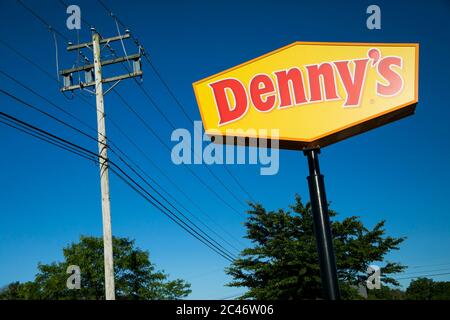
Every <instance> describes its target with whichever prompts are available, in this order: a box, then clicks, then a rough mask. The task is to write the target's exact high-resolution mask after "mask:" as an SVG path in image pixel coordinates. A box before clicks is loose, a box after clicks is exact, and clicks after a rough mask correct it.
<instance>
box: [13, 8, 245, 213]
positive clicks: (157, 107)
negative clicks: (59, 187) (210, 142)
mask: <svg viewBox="0 0 450 320" xmlns="http://www.w3.org/2000/svg"><path fill="white" fill-rule="evenodd" d="M17 1H18V2H19V3H21V4H22V5H23V3H22V2H21V1H20V0H17ZM23 6H24V5H23ZM24 7H25V8H26V9H27V10H28V11H30V12H32V14H33V15H34V16H35V17H36V18H38V19H39V20H40V21H41V22H43V24H44V25H50V24H48V23H47V22H46V20H45V19H43V18H42V17H41V16H39V15H38V14H37V13H36V11H34V10H32V9H31V8H29V7H27V6H24ZM103 7H105V4H104V3H103ZM111 14H112V12H111ZM111 16H112V17H114V14H112V15H111ZM117 19H118V18H117ZM118 21H119V23H120V24H121V25H123V23H122V22H120V20H119V19H118ZM49 30H56V29H55V28H53V27H51V29H50V28H49ZM58 34H59V35H61V36H63V37H64V38H65V39H66V40H69V39H68V38H67V37H65V36H64V35H62V33H61V32H58ZM134 81H135V82H136V84H137V85H138V87H139V88H140V90H141V91H142V92H143V93H144V95H145V96H146V98H147V99H148V100H149V101H150V102H151V104H152V105H153V106H154V107H155V109H156V110H157V111H158V113H160V114H161V116H162V117H163V118H164V119H165V120H166V122H167V123H168V124H169V125H170V126H171V127H172V128H173V129H175V126H174V125H173V123H172V122H171V121H170V120H169V119H168V118H167V117H166V116H165V114H164V113H163V112H162V110H161V108H160V107H159V106H158V104H157V103H156V101H155V100H154V99H153V98H152V97H151V95H150V94H149V93H148V92H147V90H146V89H145V88H144V87H143V86H142V85H140V84H139V82H137V80H136V79H134ZM113 91H116V90H115V89H113ZM136 113H137V112H136ZM141 119H142V118H141ZM142 120H143V121H144V122H145V120H144V119H142ZM194 152H195V150H194ZM186 167H187V166H186ZM206 169H207V170H208V172H209V173H210V174H211V175H212V176H213V177H214V178H215V179H216V181H217V182H218V183H219V184H220V185H221V186H222V187H223V188H224V189H225V190H226V191H227V192H228V193H229V194H230V195H231V196H232V197H233V198H234V199H235V200H236V201H237V202H238V203H241V204H242V205H243V203H242V202H241V200H240V199H239V197H237V196H236V194H235V193H234V192H233V191H231V189H230V188H229V187H227V186H226V185H225V184H224V182H223V181H222V180H221V179H220V178H218V177H217V176H216V175H215V174H214V172H213V171H212V170H211V169H210V168H209V167H208V166H206ZM226 170H227V171H228V168H226ZM190 171H191V172H192V170H190ZM230 173H231V172H230ZM235 181H238V180H237V179H235ZM203 184H204V185H205V187H207V189H209V190H212V189H211V187H209V185H207V184H206V183H203ZM215 196H216V197H218V196H217V193H216V192H215ZM219 197H220V196H219ZM219 197H218V198H219ZM221 201H222V200H221ZM222 202H223V201H222ZM226 205H227V206H228V207H230V206H231V205H230V204H229V203H228V202H226ZM232 208H233V207H232ZM232 210H233V211H234V212H236V213H237V214H238V215H241V216H245V215H244V214H243V213H242V212H241V211H239V210H237V209H235V208H233V209H232Z"/></svg>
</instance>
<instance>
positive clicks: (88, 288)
mask: <svg viewBox="0 0 450 320" xmlns="http://www.w3.org/2000/svg"><path fill="white" fill-rule="evenodd" d="M113 252H114V274H115V286H116V298H117V299H180V298H183V297H186V296H187V295H188V294H189V293H190V292H191V290H190V284H188V283H187V282H185V281H184V280H180V279H176V280H172V281H169V280H168V275H167V274H165V273H164V272H162V271H157V270H156V269H155V266H154V265H153V264H152V263H151V262H150V260H149V253H148V252H146V251H142V250H141V249H139V248H135V244H134V241H133V240H130V239H127V238H113ZM63 254H64V261H63V262H53V263H51V264H39V265H38V270H39V272H38V273H37V275H36V277H35V279H34V281H30V282H25V283H19V282H14V283H11V284H10V285H8V286H7V287H6V288H5V289H4V290H3V291H2V292H1V293H0V299H50V300H59V299H82V300H96V299H104V269H103V268H104V267H103V266H104V264H103V240H102V238H96V237H86V236H81V237H80V241H79V242H78V243H72V244H70V245H69V246H67V247H66V248H64V249H63ZM70 265H77V266H79V267H80V270H81V288H80V289H79V290H77V289H68V288H67V286H66V281H67V279H68V277H69V276H70V274H67V273H66V272H67V267H68V266H70Z"/></svg>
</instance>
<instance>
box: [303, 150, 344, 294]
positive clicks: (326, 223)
mask: <svg viewBox="0 0 450 320" xmlns="http://www.w3.org/2000/svg"><path fill="white" fill-rule="evenodd" d="M303 153H304V154H305V156H307V158H308V167H309V176H308V185H309V194H310V201H311V209H312V214H313V223H314V233H315V236H316V242H317V250H318V254H319V265H320V276H321V279H322V288H323V294H324V297H325V299H329V300H338V299H340V292H339V283H338V277H337V269H336V260H335V256H334V251H333V237H332V234H331V226H330V218H329V215H328V203H327V197H326V194H325V184H324V178H323V175H322V174H321V173H320V167H319V153H320V149H318V148H317V149H306V150H303Z"/></svg>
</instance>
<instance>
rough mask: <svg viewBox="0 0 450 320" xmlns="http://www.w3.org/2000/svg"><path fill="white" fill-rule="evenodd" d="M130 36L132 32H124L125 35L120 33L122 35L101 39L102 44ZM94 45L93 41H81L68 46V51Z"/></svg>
mask: <svg viewBox="0 0 450 320" xmlns="http://www.w3.org/2000/svg"><path fill="white" fill-rule="evenodd" d="M129 37H130V34H129V33H127V34H124V35H120V36H115V37H111V38H106V39H101V40H100V42H99V43H100V44H107V43H110V42H113V41H118V40H125V39H128V38H129ZM91 47H92V42H85V43H80V44H73V45H70V46H68V47H67V51H72V50H77V49H83V48H91Z"/></svg>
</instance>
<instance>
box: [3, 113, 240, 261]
mask: <svg viewBox="0 0 450 320" xmlns="http://www.w3.org/2000/svg"><path fill="white" fill-rule="evenodd" d="M0 117H2V118H4V119H7V120H10V121H12V122H15V123H16V124H18V125H20V126H23V127H26V128H27V129H30V130H32V131H35V132H37V133H39V134H41V135H44V136H46V137H47V138H49V139H50V140H54V141H56V142H58V143H62V144H63V145H66V146H68V147H70V148H72V149H76V150H77V151H78V152H79V153H81V154H83V153H84V154H85V155H88V156H89V155H90V156H95V157H97V156H98V157H99V158H100V159H103V160H105V161H107V162H108V163H109V164H110V165H112V166H113V167H114V168H110V169H111V171H113V173H115V174H116V176H118V177H119V178H120V179H121V180H123V181H124V182H126V183H127V184H128V185H130V186H132V187H133V189H134V190H135V191H138V190H139V189H140V191H139V193H140V194H141V195H143V194H142V192H144V193H145V195H146V196H144V198H146V199H147V201H148V202H150V203H151V204H152V205H153V206H154V207H155V208H157V209H158V210H159V211H161V212H162V213H163V214H165V215H166V216H168V217H169V218H170V219H171V220H172V221H173V222H175V223H176V224H177V225H179V226H180V227H182V228H183V229H184V230H185V231H187V232H188V233H189V234H191V235H192V236H194V237H195V238H196V239H197V240H199V241H201V242H202V243H203V244H205V245H206V246H208V247H209V248H210V249H212V250H213V251H215V252H216V253H218V254H219V255H221V256H222V257H223V258H225V259H226V260H228V261H230V262H232V261H233V259H234V258H233V257H232V256H229V255H228V254H226V253H224V252H223V251H221V250H220V249H218V248H217V247H215V246H214V244H212V243H211V242H209V241H208V240H207V239H205V238H204V237H202V235H200V234H199V233H198V232H196V231H195V230H193V229H192V228H191V227H190V226H189V225H188V224H186V223H185V222H184V221H182V220H181V219H179V218H178V217H177V216H176V215H175V214H174V213H173V212H172V211H170V210H169V209H168V208H167V207H165V206H164V205H163V204H162V203H161V202H160V201H158V200H157V199H156V198H155V197H154V196H152V195H151V194H150V193H149V192H148V191H146V190H145V188H143V187H142V186H141V185H140V184H139V183H137V182H136V181H135V180H134V179H133V178H131V176H129V175H128V174H127V173H126V172H125V171H124V170H123V169H122V168H121V167H120V166H118V165H116V164H115V163H114V162H112V161H109V160H108V159H105V158H103V157H101V156H99V155H97V154H96V153H94V152H92V151H90V150H88V149H86V148H84V147H82V146H79V145H77V144H75V143H73V142H70V141H68V140H66V139H63V138H61V137H58V136H56V135H55V134H52V133H50V132H48V131H45V130H43V129H40V128H38V127H36V126H34V125H31V124H29V123H26V122H25V121H22V120H20V119H18V118H16V117H14V116H11V115H8V114H6V113H4V112H1V111H0ZM1 123H4V124H5V122H4V121H1ZM10 126H11V125H10ZM11 127H13V128H16V127H17V126H11ZM21 131H22V132H23V130H21ZM43 141H46V140H43ZM54 141H53V142H54ZM124 176H125V177H124Z"/></svg>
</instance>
